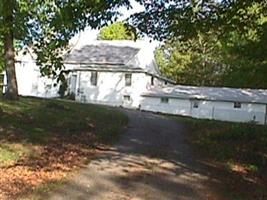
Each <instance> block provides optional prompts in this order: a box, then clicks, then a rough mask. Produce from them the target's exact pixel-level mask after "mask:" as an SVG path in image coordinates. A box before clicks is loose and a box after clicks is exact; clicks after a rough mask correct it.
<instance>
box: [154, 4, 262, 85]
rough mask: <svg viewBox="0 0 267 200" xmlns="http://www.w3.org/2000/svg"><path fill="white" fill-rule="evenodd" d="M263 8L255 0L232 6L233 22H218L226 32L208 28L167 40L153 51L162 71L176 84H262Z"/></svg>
mask: <svg viewBox="0 0 267 200" xmlns="http://www.w3.org/2000/svg"><path fill="white" fill-rule="evenodd" d="M246 5H247V4H246ZM266 8H267V5H266V3H257V2H256V3H255V2H254V3H253V4H252V3H251V4H249V6H248V7H242V9H241V8H238V9H237V8H235V12H232V11H231V13H232V15H231V16H232V17H234V18H235V19H236V20H237V22H236V24H234V23H233V22H231V24H232V25H231V26H230V27H224V26H225V25H224V24H221V29H224V28H225V29H227V30H229V32H221V31H219V32H220V34H219V35H218V30H212V31H209V32H205V33H201V32H199V33H198V34H197V35H195V36H194V37H192V38H188V39H187V40H186V41H183V40H182V41H181V40H170V41H168V42H167V43H166V44H165V45H163V46H162V47H161V48H160V49H158V50H157V54H156V55H157V56H156V57H157V61H158V64H159V66H160V68H161V70H162V72H163V73H164V74H166V76H167V77H169V78H171V79H174V80H175V81H177V82H178V83H180V84H190V85H198V86H203V85H204V86H228V87H250V88H266V87H267V79H266V74H267V59H266V58H267V56H266V55H267V54H266V52H267V47H266V45H265V44H266V42H267V17H266V14H267V13H266V10H267V9H266ZM229 12H230V11H229ZM238 13H241V14H240V16H239V15H238ZM228 15H229V13H228V14H227V16H228ZM222 17H226V16H224V15H222ZM243 18H244V19H243ZM245 19H249V20H248V22H247V21H246V20H245ZM232 26H233V27H234V28H231V27H232Z"/></svg>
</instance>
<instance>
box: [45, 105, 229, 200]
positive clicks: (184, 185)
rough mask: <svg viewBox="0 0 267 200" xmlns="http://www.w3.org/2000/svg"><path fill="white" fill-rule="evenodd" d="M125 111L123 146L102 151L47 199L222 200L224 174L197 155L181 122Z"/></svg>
mask: <svg viewBox="0 0 267 200" xmlns="http://www.w3.org/2000/svg"><path fill="white" fill-rule="evenodd" d="M124 112H125V113H126V114H127V115H128V117H129V125H128V129H127V130H126V133H125V134H124V135H123V136H122V138H121V140H120V141H119V143H118V144H117V145H116V146H115V147H114V148H109V149H102V150H103V153H102V154H100V155H99V156H98V157H97V158H96V159H94V160H93V161H92V162H91V163H90V164H89V165H88V167H87V168H85V169H83V170H82V171H81V172H79V173H78V174H77V175H76V176H75V177H74V178H73V180H71V181H70V182H69V183H68V184H66V185H65V186H63V187H62V188H60V189H59V190H57V191H56V192H55V193H53V194H51V195H50V197H49V199H55V200H60V199H64V200H65V199H72V200H73V199H79V200H83V199H97V200H102V199H108V200H119V199H132V200H133V199H136V200H137V199H149V200H150V199H151V200H152V199H153V200H157V199H158V200H162V199H179V200H184V199H203V200H206V199H212V200H216V199H219V200H220V199H224V198H222V197H221V196H220V195H219V194H222V193H223V192H222V182H221V181H220V177H222V176H223V175H222V174H220V173H223V172H220V171H218V169H215V168H213V167H212V166H211V165H209V164H207V163H203V162H200V161H198V160H197V159H196V158H195V157H194V156H193V153H192V152H191V150H190V147H189V146H188V145H187V143H186V142H185V138H184V136H185V134H186V130H185V128H184V126H183V124H182V123H180V122H177V121H174V120H172V119H169V118H167V117H165V116H161V115H156V114H152V113H146V112H140V111H132V110H125V111H124ZM215 170H216V171H215ZM214 174H215V175H216V176H214Z"/></svg>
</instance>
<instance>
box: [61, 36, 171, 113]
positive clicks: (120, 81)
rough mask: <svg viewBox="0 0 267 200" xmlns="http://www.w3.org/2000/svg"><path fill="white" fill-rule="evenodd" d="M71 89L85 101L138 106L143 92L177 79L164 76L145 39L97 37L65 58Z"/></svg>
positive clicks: (152, 49)
mask: <svg viewBox="0 0 267 200" xmlns="http://www.w3.org/2000/svg"><path fill="white" fill-rule="evenodd" d="M65 65H66V66H67V67H68V68H69V69H72V73H71V75H70V77H69V78H70V82H69V85H70V91H69V92H70V93H73V94H74V95H75V99H76V100H77V101H81V102H88V103H97V104H106V105H112V106H123V107H131V108H138V107H140V102H141V99H142V96H141V94H142V93H144V92H146V91H148V90H149V89H150V88H152V87H159V86H162V85H170V84H173V83H174V82H173V81H171V80H168V79H166V78H164V77H163V76H161V74H160V72H159V69H158V67H157V64H156V62H155V59H154V48H153V47H152V46H151V45H150V43H148V42H145V41H137V42H134V41H95V42H93V43H92V44H86V45H84V46H80V47H79V48H77V49H74V50H73V51H72V52H71V53H70V54H69V55H67V56H66V58H65Z"/></svg>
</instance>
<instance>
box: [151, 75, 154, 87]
mask: <svg viewBox="0 0 267 200" xmlns="http://www.w3.org/2000/svg"><path fill="white" fill-rule="evenodd" d="M151 85H154V76H151Z"/></svg>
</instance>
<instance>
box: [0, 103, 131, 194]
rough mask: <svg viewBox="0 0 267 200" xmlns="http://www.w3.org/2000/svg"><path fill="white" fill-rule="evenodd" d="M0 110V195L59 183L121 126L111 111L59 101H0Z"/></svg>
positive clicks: (123, 118)
mask: <svg viewBox="0 0 267 200" xmlns="http://www.w3.org/2000/svg"><path fill="white" fill-rule="evenodd" d="M0 108H1V109H0V140H1V141H0V177H1V178H0V199H10V198H12V199H13V198H17V197H18V196H21V195H24V194H25V193H27V192H31V191H32V190H34V189H36V188H39V187H40V186H42V185H45V184H47V183H49V182H51V183H53V184H55V182H57V181H61V180H62V179H63V178H65V177H66V176H67V175H68V173H69V172H71V171H73V170H75V169H77V168H80V167H82V166H84V165H85V164H86V163H88V162H89V160H90V158H91V157H92V156H94V155H95V153H96V150H95V149H94V147H95V146H97V145H108V144H109V143H111V142H113V141H115V140H116V139H117V138H118V135H119V133H120V131H121V130H122V128H123V127H124V126H125V125H126V124H127V117H126V116H125V115H124V114H122V113H121V112H119V111H118V110H116V109H113V108H107V107H104V106H96V105H86V104H78V103H74V102H70V101H63V100H44V99H37V98H20V100H19V101H18V102H9V101H4V100H0ZM10 195H11V196H10Z"/></svg>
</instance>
